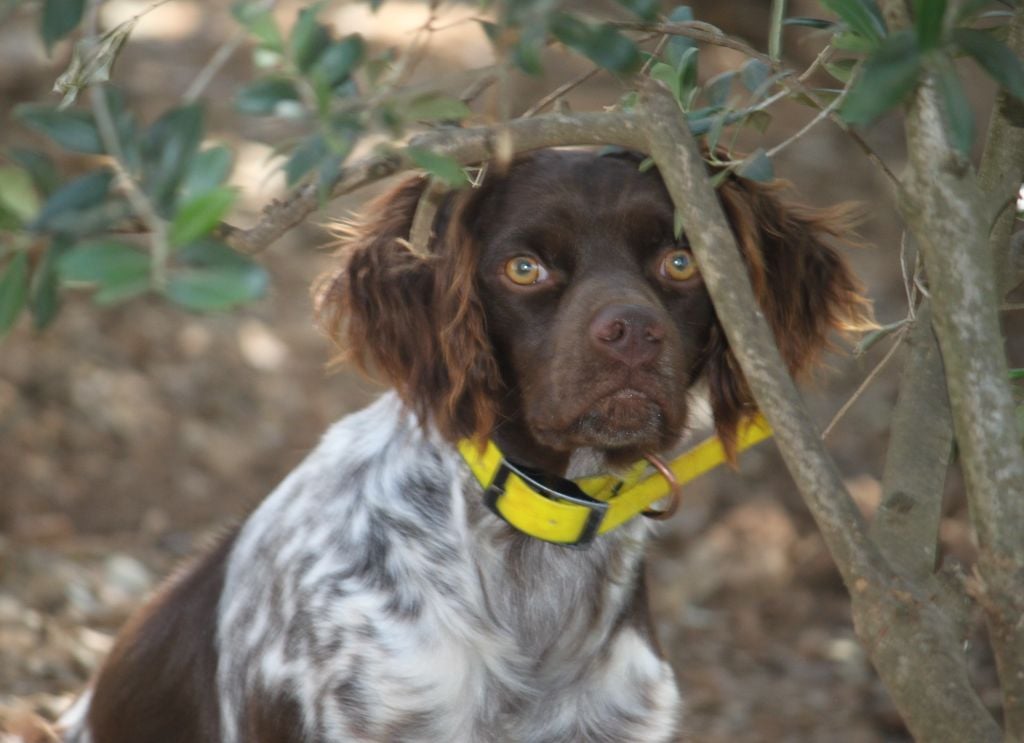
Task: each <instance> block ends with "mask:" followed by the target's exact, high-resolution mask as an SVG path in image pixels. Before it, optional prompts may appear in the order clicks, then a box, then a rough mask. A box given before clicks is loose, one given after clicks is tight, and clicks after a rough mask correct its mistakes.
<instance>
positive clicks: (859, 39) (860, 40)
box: [832, 31, 875, 54]
mask: <svg viewBox="0 0 1024 743" xmlns="http://www.w3.org/2000/svg"><path fill="white" fill-rule="evenodd" d="M832 46H833V47H835V48H836V49H838V50H839V51H841V52H851V53H852V54H870V53H871V52H873V51H874V50H875V42H873V41H870V40H869V39H865V38H864V37H863V36H861V35H860V34H855V33H852V32H850V31H844V32H842V33H838V34H836V35H835V36H833V37H832Z"/></svg>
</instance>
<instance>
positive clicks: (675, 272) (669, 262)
mask: <svg viewBox="0 0 1024 743" xmlns="http://www.w3.org/2000/svg"><path fill="white" fill-rule="evenodd" d="M660 270H661V275H662V276H665V277H666V278H669V279H672V280H673V281H686V280H687V279H692V278H693V277H694V276H696V275H697V264H696V263H694V262H693V253H691V252H690V251H689V250H670V251H669V252H668V253H665V256H664V257H663V258H662V259H661V269H660Z"/></svg>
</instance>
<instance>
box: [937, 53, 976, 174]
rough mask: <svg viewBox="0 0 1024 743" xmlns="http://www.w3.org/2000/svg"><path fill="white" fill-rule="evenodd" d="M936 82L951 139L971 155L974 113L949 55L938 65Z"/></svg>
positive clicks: (963, 151)
mask: <svg viewBox="0 0 1024 743" xmlns="http://www.w3.org/2000/svg"><path fill="white" fill-rule="evenodd" d="M935 83H936V87H937V89H938V93H939V98H940V100H941V101H942V113H943V115H944V118H945V120H946V126H947V128H948V131H949V137H950V141H951V142H952V144H953V146H954V147H956V149H957V150H959V151H960V152H961V153H963V155H964V156H969V155H970V154H971V145H972V144H974V113H973V112H972V111H971V103H970V101H968V100H967V94H966V93H965V92H964V86H963V85H962V84H961V82H960V76H959V75H957V73H956V67H955V66H954V65H953V61H952V60H951V59H949V58H948V57H947V58H944V59H943V60H942V62H941V63H940V64H938V65H936V69H935Z"/></svg>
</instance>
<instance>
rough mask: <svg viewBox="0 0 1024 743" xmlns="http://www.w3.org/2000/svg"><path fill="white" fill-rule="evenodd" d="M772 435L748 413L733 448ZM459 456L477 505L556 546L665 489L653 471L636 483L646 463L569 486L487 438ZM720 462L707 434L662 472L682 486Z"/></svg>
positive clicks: (580, 539)
mask: <svg viewBox="0 0 1024 743" xmlns="http://www.w3.org/2000/svg"><path fill="white" fill-rule="evenodd" d="M771 435H772V430H771V427H770V426H769V425H768V422H767V421H766V420H765V419H764V418H763V417H762V416H761V415H760V414H758V415H755V416H754V417H752V418H750V419H748V420H747V421H746V422H745V423H743V424H741V425H740V431H739V435H738V437H737V443H736V449H737V451H743V450H744V449H747V448H749V447H751V446H753V445H754V444H756V443H758V442H760V441H763V440H764V439H766V438H768V437H769V436H771ZM459 452H460V453H461V454H462V457H463V459H465V460H466V464H468V465H469V468H470V470H472V472H473V475H474V476H475V477H476V479H477V480H478V481H479V482H480V484H481V485H482V486H483V487H484V502H485V503H486V504H487V506H488V507H489V508H490V509H491V510H492V511H494V513H496V514H497V515H498V516H500V517H501V518H502V519H504V520H505V521H507V522H508V523H509V524H511V525H512V526H513V527H515V528H516V529H518V530H519V531H521V532H523V533H524V534H528V535H529V536H531V537H535V538H537V539H541V540H543V541H545V542H554V543H556V544H563V545H570V546H582V545H586V544H588V543H589V542H591V541H593V539H594V537H595V536H597V535H598V534H604V533H605V532H607V531H611V530H612V529H614V528H616V527H617V526H620V525H622V524H624V523H626V522H627V521H629V520H631V519H633V518H635V517H636V516H638V515H639V514H641V513H643V512H644V511H645V510H647V508H648V507H649V506H650V505H651V504H652V503H654V502H655V501H657V500H660V499H661V498H664V497H665V496H667V495H669V494H670V492H671V490H672V486H671V485H670V484H669V482H668V481H667V480H665V479H664V478H663V477H662V476H661V475H660V474H658V473H654V474H651V475H648V476H647V477H642V476H643V474H644V473H645V471H646V469H647V466H648V465H647V462H637V463H636V464H634V465H632V466H631V467H630V468H629V469H628V470H627V471H626V472H625V473H624V474H623V475H622V476H618V475H598V476H595V477H585V478H581V479H579V480H575V481H573V480H565V479H563V478H561V477H552V476H550V475H545V474H543V473H540V472H537V471H535V470H530V469H527V468H525V467H520V466H519V465H516V464H513V463H511V462H509V461H508V460H506V459H505V457H504V455H503V454H502V453H501V450H500V449H499V448H498V446H497V445H496V444H495V443H494V442H493V441H491V440H488V441H487V445H486V446H484V447H483V448H481V447H480V445H479V443H478V442H476V441H473V440H471V439H463V440H462V441H460V442H459ZM724 461H725V451H724V450H723V449H722V444H721V442H720V441H719V440H718V437H716V436H711V437H710V438H708V439H705V440H704V441H702V442H701V443H699V444H697V445H696V446H694V447H693V448H692V449H690V450H688V451H686V452H683V453H682V454H680V455H679V456H678V457H676V458H675V459H674V460H672V462H671V463H670V464H669V465H668V466H669V468H670V469H671V471H672V474H673V475H675V478H676V481H677V483H678V485H682V484H683V483H686V482H689V481H690V480H693V479H695V478H697V477H699V476H700V475H702V474H704V473H705V472H707V471H709V470H712V469H714V468H715V467H717V466H718V465H720V464H722V463H723V462H724ZM678 485H677V486H678Z"/></svg>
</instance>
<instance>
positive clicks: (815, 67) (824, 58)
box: [797, 42, 835, 83]
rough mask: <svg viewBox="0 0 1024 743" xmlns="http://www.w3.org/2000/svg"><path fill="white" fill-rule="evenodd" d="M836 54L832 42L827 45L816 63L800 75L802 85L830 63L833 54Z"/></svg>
mask: <svg viewBox="0 0 1024 743" xmlns="http://www.w3.org/2000/svg"><path fill="white" fill-rule="evenodd" d="M834 52H835V49H834V48H833V46H832V44H831V42H830V43H828V44H825V48H824V49H822V50H821V51H820V52H819V53H818V56H817V57H815V58H814V61H813V62H811V64H810V66H809V67H808V68H807V69H806V70H804V71H803V72H801V73H800V75H799V76H798V77H797V80H799V81H800V82H802V83H805V82H807V80H808V79H809V78H810V77H811V75H813V74H814V73H815V72H817V71H818V68H819V67H821V66H822V65H823V64H825V63H826V62H828V60H829V59H830V58H831V57H832V54H833V53H834Z"/></svg>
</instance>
